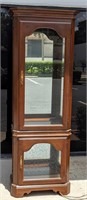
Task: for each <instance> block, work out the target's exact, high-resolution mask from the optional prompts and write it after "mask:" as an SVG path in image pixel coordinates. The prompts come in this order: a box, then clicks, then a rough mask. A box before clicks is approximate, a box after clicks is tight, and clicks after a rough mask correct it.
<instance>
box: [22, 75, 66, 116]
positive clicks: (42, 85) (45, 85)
mask: <svg viewBox="0 0 87 200" xmlns="http://www.w3.org/2000/svg"><path fill="white" fill-rule="evenodd" d="M62 90H63V88H62ZM60 91H61V79H53V80H52V78H51V77H45V78H44V77H37V78H35V77H26V79H25V113H26V114H51V113H52V114H53V112H54V111H53V109H54V110H55V113H58V115H59V113H61V108H60V106H62V103H61V102H62V93H61V92H60ZM53 96H54V98H53ZM60 101H61V102H60Z"/></svg>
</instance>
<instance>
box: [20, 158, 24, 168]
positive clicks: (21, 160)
mask: <svg viewBox="0 0 87 200" xmlns="http://www.w3.org/2000/svg"><path fill="white" fill-rule="evenodd" d="M22 164H23V158H22V155H21V156H20V169H22Z"/></svg>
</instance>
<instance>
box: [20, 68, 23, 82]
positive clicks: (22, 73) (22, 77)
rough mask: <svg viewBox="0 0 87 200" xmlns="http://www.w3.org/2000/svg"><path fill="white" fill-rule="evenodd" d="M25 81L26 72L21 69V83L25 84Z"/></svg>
mask: <svg viewBox="0 0 87 200" xmlns="http://www.w3.org/2000/svg"><path fill="white" fill-rule="evenodd" d="M23 82H24V72H23V70H21V74H20V84H21V85H23Z"/></svg>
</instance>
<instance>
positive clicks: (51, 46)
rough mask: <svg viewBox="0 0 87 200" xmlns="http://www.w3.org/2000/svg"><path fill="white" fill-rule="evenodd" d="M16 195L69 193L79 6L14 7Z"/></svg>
mask: <svg viewBox="0 0 87 200" xmlns="http://www.w3.org/2000/svg"><path fill="white" fill-rule="evenodd" d="M12 13H13V130H12V132H13V134H12V138H13V144H12V146H13V156H12V160H13V162H12V163H13V164H12V166H13V167H12V168H13V169H12V184H11V194H12V195H13V196H15V197H21V196H23V195H24V194H25V193H30V192H32V191H39V190H53V191H55V192H60V193H62V194H68V193H69V192H70V183H69V154H70V135H71V107H72V106H71V105H72V73H73V46H74V18H75V13H76V12H75V11H74V10H58V9H52V8H37V7H35V8H34V7H30V8H20V7H18V8H14V9H12Z"/></svg>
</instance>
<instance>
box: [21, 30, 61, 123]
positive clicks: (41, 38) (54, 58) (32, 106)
mask: <svg viewBox="0 0 87 200" xmlns="http://www.w3.org/2000/svg"><path fill="white" fill-rule="evenodd" d="M64 57H65V38H62V37H60V36H59V35H58V34H57V32H56V31H54V30H52V29H47V28H44V29H42V28H41V29H37V30H36V31H34V32H33V33H32V34H31V35H29V36H26V37H25V90H24V126H26V127H27V126H31V125H40V126H46V125H55V124H60V125H62V124H63V99H64V98H63V95H64V62H65V60H64Z"/></svg>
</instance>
